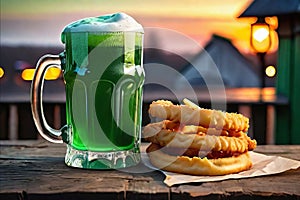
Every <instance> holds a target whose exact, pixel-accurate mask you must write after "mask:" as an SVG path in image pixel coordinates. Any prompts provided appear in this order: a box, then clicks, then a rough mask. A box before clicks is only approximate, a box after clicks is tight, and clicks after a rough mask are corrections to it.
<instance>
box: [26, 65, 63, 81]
mask: <svg viewBox="0 0 300 200" xmlns="http://www.w3.org/2000/svg"><path fill="white" fill-rule="evenodd" d="M34 72H35V69H24V70H23V72H22V75H21V76H22V79H23V80H25V81H32V79H33V76H34ZM60 73H61V70H60V69H58V68H55V67H52V68H50V69H48V71H47V72H46V75H45V79H46V80H56V79H58V78H59V76H60Z"/></svg>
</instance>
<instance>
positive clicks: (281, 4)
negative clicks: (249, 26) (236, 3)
mask: <svg viewBox="0 0 300 200" xmlns="http://www.w3.org/2000/svg"><path fill="white" fill-rule="evenodd" d="M299 13H300V0H254V1H253V2H252V3H251V4H250V6H249V7H248V8H246V10H245V11H244V12H243V13H242V14H241V15H240V16H239V17H238V18H241V17H267V16H280V15H291V14H299Z"/></svg>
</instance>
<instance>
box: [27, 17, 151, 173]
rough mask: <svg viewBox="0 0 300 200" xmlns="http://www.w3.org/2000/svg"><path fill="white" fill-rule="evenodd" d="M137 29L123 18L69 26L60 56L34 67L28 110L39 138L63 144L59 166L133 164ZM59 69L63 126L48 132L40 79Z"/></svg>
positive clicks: (139, 81) (139, 59)
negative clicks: (62, 83) (62, 160)
mask: <svg viewBox="0 0 300 200" xmlns="http://www.w3.org/2000/svg"><path fill="white" fill-rule="evenodd" d="M143 34H144V30H143V27H142V26H141V25H140V24H138V23H137V22H136V21H135V20H134V19H133V18H132V17H130V16H128V15H126V14H124V13H116V14H111V15H104V16H100V17H91V18H86V19H82V20H79V21H76V22H73V23H71V24H69V25H68V26H66V27H65V28H64V30H63V32H62V35H61V40H62V42H63V43H64V44H65V51H64V52H63V53H61V54H60V55H45V56H43V57H41V58H40V59H39V61H38V62H37V67H36V70H35V74H34V77H33V81H32V85H31V93H30V98H31V110H32V115H33V119H34V122H35V125H36V127H37V129H38V131H39V133H40V135H41V136H42V137H43V138H45V139H46V140H48V141H50V142H53V143H63V142H65V143H66V144H67V152H66V156H65V163H66V164H67V165H68V166H72V167H78V168H89V169H117V168H124V167H130V166H134V165H136V164H138V163H139V161H140V159H141V155H140V140H141V138H140V135H141V121H142V87H143V83H144V79H145V74H144V69H143ZM51 67H57V68H59V69H62V71H63V77H64V81H65V89H66V121H67V124H66V125H65V126H63V127H62V128H61V129H59V130H57V129H54V128H51V127H50V126H49V125H48V123H47V121H46V119H45V116H44V112H43V103H42V102H43V101H42V92H43V85H44V77H45V74H46V72H47V70H48V69H49V68H51Z"/></svg>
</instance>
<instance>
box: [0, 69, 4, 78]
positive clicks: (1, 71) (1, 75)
mask: <svg viewBox="0 0 300 200" xmlns="http://www.w3.org/2000/svg"><path fill="white" fill-rule="evenodd" d="M3 76H4V69H3V68H2V67H0V78H2V77H3Z"/></svg>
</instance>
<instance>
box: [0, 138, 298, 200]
mask: <svg viewBox="0 0 300 200" xmlns="http://www.w3.org/2000/svg"><path fill="white" fill-rule="evenodd" d="M0 145H1V148H0V198H1V199H26V200H28V199H30V200H31V199H184V200H187V199H203V198H208V199H220V198H222V199H239V198H241V199H265V198H267V197H268V198H270V197H272V198H274V199H300V183H299V180H300V169H297V170H289V171H287V172H284V173H281V174H277V175H271V176H264V177H256V178H249V179H239V180H226V181H219V182H207V183H192V184H183V185H175V186H173V187H167V186H166V185H165V184H164V183H163V180H164V175H163V174H161V173H160V172H158V171H151V170H149V169H148V168H146V167H145V166H144V165H143V164H140V165H138V166H136V167H132V168H130V169H128V170H127V171H118V170H103V171H102V170H101V171H100V170H85V169H76V168H70V167H67V166H66V165H65V164H64V154H65V151H66V147H65V146H64V145H58V144H51V143H48V142H44V141H14V142H12V141H1V142H0ZM256 151H257V152H260V153H264V154H266V155H277V156H283V157H287V158H292V159H297V160H300V155H299V152H300V146H299V145H298V146H275V145H273V146H272V145H268V146H258V148H257V149H256Z"/></svg>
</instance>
